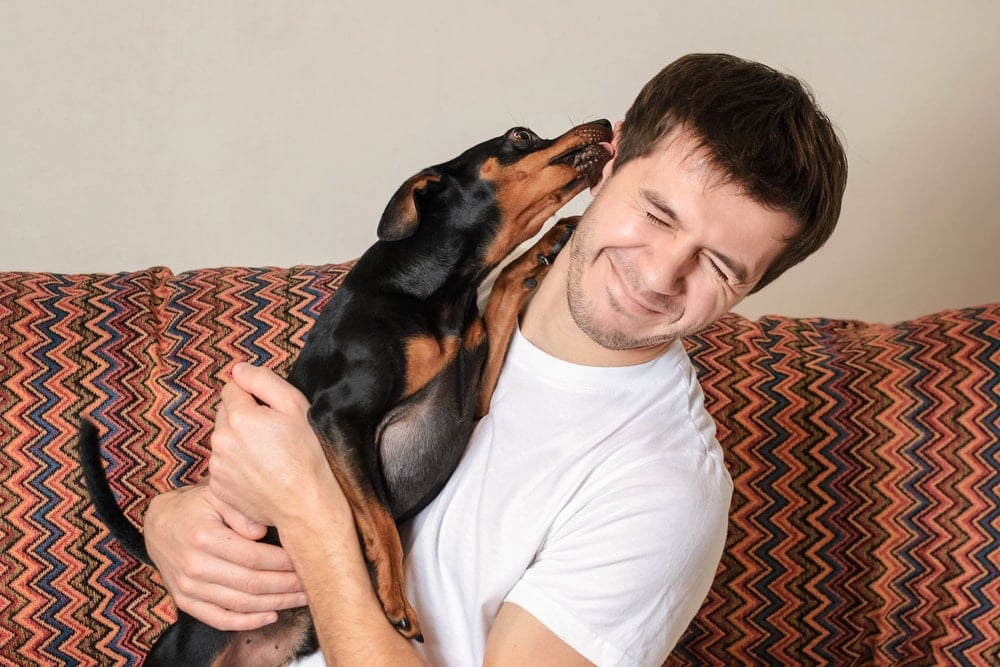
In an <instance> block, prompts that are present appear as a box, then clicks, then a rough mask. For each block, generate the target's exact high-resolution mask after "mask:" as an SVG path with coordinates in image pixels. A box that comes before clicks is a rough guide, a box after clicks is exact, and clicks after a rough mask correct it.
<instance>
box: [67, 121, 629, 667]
mask: <svg viewBox="0 0 1000 667" xmlns="http://www.w3.org/2000/svg"><path fill="white" fill-rule="evenodd" d="M610 139H611V125H610V124H609V123H608V122H607V121H597V122H593V123H588V124H585V125H581V126H579V127H576V128H573V129H572V130H570V131H569V132H567V133H566V134H564V135H563V136H561V137H559V138H558V139H554V140H547V139H541V138H539V137H538V136H537V135H536V134H535V133H533V132H532V131H530V130H528V129H525V128H514V129H512V130H510V131H509V132H507V133H506V134H504V135H503V136H500V137H497V138H495V139H491V140H489V141H486V142H483V143H481V144H479V145H477V146H475V147H473V148H471V149H469V150H468V151H466V152H464V153H462V154H461V155H460V156H459V157H457V158H455V159H454V160H451V161H450V162H446V163H444V164H440V165H438V166H436V167H431V168H430V169H426V170H424V171H422V172H420V173H419V174H417V175H416V176H413V177H412V178H410V179H409V180H408V181H407V182H406V183H404V184H403V185H402V186H401V187H400V189H399V190H398V191H397V192H396V194H395V195H394V196H393V197H392V199H391V200H390V202H389V204H388V206H387V207H386V209H385V212H384V213H383V215H382V219H381V221H380V222H379V226H378V236H379V241H378V242H376V243H375V245H373V246H372V247H371V248H370V249H369V250H368V251H367V252H366V253H365V254H364V255H363V256H362V257H361V258H360V259H359V260H358V262H357V264H356V265H355V266H354V267H353V268H352V269H351V271H350V272H349V273H348V274H347V276H345V278H344V281H343V284H342V285H341V286H340V287H339V288H338V289H337V290H336V292H335V293H334V296H333V297H332V298H331V300H330V302H329V304H328V305H327V306H326V307H325V308H324V310H323V312H322V313H321V315H320V316H319V318H318V320H317V322H316V324H315V325H314V327H313V329H312V331H310V333H309V335H308V337H307V339H306V343H305V346H304V347H303V349H302V351H301V353H300V354H299V356H298V358H297V359H296V360H295V362H294V363H293V365H292V367H291V370H290V372H289V376H288V379H289V381H290V382H291V383H292V384H293V385H295V386H296V387H298V388H299V389H300V390H301V391H302V392H303V393H304V394H305V395H306V397H307V398H308V399H309V400H310V403H311V407H310V409H309V420H310V423H311V424H312V426H313V428H314V430H315V431H316V433H317V435H318V437H319V440H320V442H321V443H322V446H323V448H324V451H325V454H326V458H327V460H328V461H329V463H330V466H331V468H332V469H333V471H334V473H335V475H336V477H337V480H338V481H339V482H340V484H341V486H342V487H343V490H344V493H345V494H346V496H347V499H348V501H349V502H350V505H351V508H352V510H353V513H354V518H355V522H356V524H357V528H358V532H359V536H360V538H361V542H362V544H363V547H364V552H365V557H366V559H367V560H368V562H369V564H370V566H371V571H372V577H373V584H374V586H375V589H376V592H377V594H378V597H379V599H380V601H381V603H382V606H383V609H384V610H385V614H386V617H387V618H388V619H389V621H390V622H391V623H393V624H394V626H395V627H396V628H397V629H398V630H399V632H400V633H401V634H403V635H404V636H406V637H409V638H413V639H422V635H421V634H420V626H419V623H418V620H417V618H416V614H415V613H414V611H413V609H412V608H411V606H410V604H409V602H408V601H407V597H406V593H405V588H404V581H403V552H402V547H401V545H400V540H399V534H398V533H397V530H396V525H397V523H400V522H403V521H406V520H407V519H409V518H410V517H412V516H413V515H414V514H416V513H417V512H418V511H419V510H420V509H421V508H423V507H424V506H425V505H426V504H427V503H428V502H430V500H431V499H432V498H433V497H434V496H435V495H436V494H437V493H438V492H439V491H440V490H441V488H442V487H443V486H444V484H445V482H446V481H447V479H448V477H449V476H450V475H451V473H452V472H453V471H454V469H455V467H456V465H457V464H458V461H459V458H460V456H461V454H462V451H463V449H464V447H465V443H466V441H467V439H468V437H469V435H470V433H471V430H472V427H473V425H474V422H475V419H476V418H477V417H479V416H481V415H482V414H484V413H485V412H486V410H487V409H488V406H489V398H490V396H491V394H492V392H493V388H494V385H495V383H496V378H497V375H498V374H499V370H500V366H501V364H502V362H503V357H504V354H505V352H506V348H507V345H508V343H509V339H510V336H511V333H512V331H513V329H514V326H515V323H516V318H517V313H518V311H519V309H520V307H521V304H522V302H523V300H524V298H525V296H526V295H527V294H528V293H530V291H531V289H532V288H533V286H534V285H535V284H536V283H537V281H538V280H539V279H540V278H541V275H542V274H543V273H544V272H545V270H546V268H547V265H548V263H549V262H550V260H551V259H552V257H553V256H554V255H555V253H557V252H558V251H559V249H560V248H561V247H562V245H563V244H564V243H565V241H566V240H567V239H568V237H569V234H570V233H571V232H572V228H573V226H574V223H573V221H572V220H567V221H562V222H560V223H557V225H556V226H555V227H553V228H552V229H551V230H549V232H547V233H546V234H545V235H544V236H543V237H542V239H541V240H540V241H539V242H538V243H536V244H535V246H533V247H532V248H531V249H530V250H529V251H528V252H526V253H525V254H524V255H522V256H521V257H520V258H518V259H517V260H515V261H514V262H512V263H511V264H510V265H508V266H507V267H506V268H505V269H504V270H503V271H502V272H501V275H500V276H499V277H498V278H497V281H496V283H495V285H494V289H493V291H492V292H491V296H490V301H489V304H488V306H487V309H486V316H485V320H484V318H483V317H481V316H480V313H479V310H478V308H477V305H476V301H477V289H478V287H479V285H480V283H481V282H482V281H483V280H484V278H485V277H486V276H487V274H488V273H489V272H490V271H491V270H492V269H493V268H494V267H496V266H497V265H498V264H499V263H500V262H501V261H502V260H503V259H504V258H505V257H506V256H507V255H508V254H510V253H511V252H512V250H513V249H514V248H516V247H517V246H518V245H519V244H520V243H522V242H524V241H525V240H527V239H529V238H531V237H533V236H534V235H535V234H537V233H538V231H539V230H540V229H541V227H542V225H543V223H544V222H545V221H546V220H547V219H548V218H549V217H551V216H552V215H553V214H554V213H555V212H556V210H558V209H559V208H560V207H561V206H562V205H563V204H564V203H565V202H567V201H568V200H569V199H570V198H571V197H573V196H574V195H576V194H577V193H578V192H580V191H581V190H582V189H583V188H585V187H587V186H588V185H591V184H593V183H594V182H596V180H597V179H598V177H599V176H600V172H601V168H602V167H603V165H604V164H605V163H606V162H607V160H608V158H609V157H610V152H609V151H608V150H607V149H606V148H605V147H604V146H602V145H601V144H602V143H604V142H608V141H610ZM80 456H81V462H82V466H83V471H84V476H85V479H86V483H87V488H88V490H89V492H90V494H91V496H92V498H93V500H94V503H95V508H96V509H97V511H98V514H99V515H100V517H101V518H102V520H103V521H104V522H105V523H106V524H107V525H108V527H109V528H110V529H111V532H112V534H113V535H115V537H116V538H118V539H119V540H120V541H121V543H122V544H123V546H124V547H125V548H126V549H127V550H128V551H129V552H130V553H132V554H133V555H134V556H136V557H137V558H140V559H142V560H144V561H146V562H149V557H148V554H147V553H146V551H145V547H144V545H143V541H142V537H141V535H140V534H139V532H138V531H137V530H136V528H135V527H134V526H133V525H132V524H131V523H129V521H128V520H127V519H126V517H125V516H124V514H123V513H122V511H121V510H120V508H119V507H118V505H117V504H116V502H115V499H114V496H113V494H112V492H111V490H110V488H109V484H108V480H107V478H106V476H105V473H104V469H103V465H102V462H101V454H100V444H99V441H98V436H97V430H96V428H95V427H94V426H93V425H92V424H90V423H89V422H84V425H83V427H82V429H81V436H80ZM317 639H318V640H319V643H322V638H321V637H320V638H317V637H316V636H315V633H314V630H313V627H312V623H311V620H310V618H309V615H308V612H307V611H306V610H296V611H290V612H285V613H283V614H281V618H280V620H279V621H278V622H277V623H275V624H273V625H271V626H268V627H267V628H264V629H262V630H259V631H255V632H251V633H227V632H221V631H216V630H213V629H212V628H209V627H208V626H206V625H204V624H203V623H201V622H199V621H197V620H195V619H194V618H192V617H190V616H187V615H186V614H183V613H181V614H180V618H179V619H178V621H177V622H176V623H175V624H173V625H172V626H170V627H169V628H168V629H167V631H166V632H165V633H164V634H163V635H162V636H161V637H160V639H159V640H158V641H157V642H156V644H155V645H154V647H153V649H152V651H151V652H150V655H149V656H148V658H147V664H150V665H256V664H282V663H283V662H284V661H285V660H287V659H289V658H291V657H293V656H296V655H302V654H305V653H307V652H312V651H314V650H315V649H316V648H317ZM265 645H266V646H267V647H268V649H267V650H266V651H264V650H263V649H262V647H263V646H265ZM275 647H280V651H278V652H275V651H274V649H275Z"/></svg>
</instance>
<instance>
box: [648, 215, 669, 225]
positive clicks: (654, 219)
mask: <svg viewBox="0 0 1000 667" xmlns="http://www.w3.org/2000/svg"><path fill="white" fill-rule="evenodd" d="M646 217H647V218H649V220H650V222H652V223H653V224H655V225H659V226H661V227H669V226H670V225H669V224H667V222H666V221H665V220H663V219H661V218H657V217H656V216H655V215H653V214H652V213H647V214H646Z"/></svg>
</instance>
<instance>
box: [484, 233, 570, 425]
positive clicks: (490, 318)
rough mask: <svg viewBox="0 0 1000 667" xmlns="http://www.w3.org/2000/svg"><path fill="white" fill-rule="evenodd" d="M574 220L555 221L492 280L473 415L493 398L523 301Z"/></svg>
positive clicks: (546, 267) (543, 274)
mask: <svg viewBox="0 0 1000 667" xmlns="http://www.w3.org/2000/svg"><path fill="white" fill-rule="evenodd" d="M578 220H579V217H578V216H573V217H569V218H563V219H562V220H560V221H559V222H557V223H556V224H555V225H554V226H553V227H552V229H550V230H549V231H547V232H546V233H545V234H544V235H543V236H542V238H541V239H539V240H538V242H537V243H535V244H534V245H533V246H531V247H530V248H529V249H528V250H527V251H525V252H524V253H523V254H522V255H521V256H520V257H518V258H517V259H515V260H514V261H512V262H511V263H510V264H508V265H507V266H506V267H504V269H503V271H501V272H500V275H498V276H497V278H496V281H495V282H494V283H493V289H492V290H491V291H490V298H489V301H488V302H487V304H486V313H485V314H484V315H483V319H484V320H485V322H486V333H487V339H488V341H489V353H488V356H487V358H486V367H485V368H484V369H483V375H482V379H481V380H480V383H479V395H478V398H477V401H476V417H477V418H479V417H482V416H483V415H485V414H486V413H487V412H489V410H490V399H491V398H493V390H494V389H495V388H496V385H497V379H498V378H499V377H500V369H501V368H502V367H503V361H504V359H505V358H506V356H507V346H508V345H509V344H510V339H511V336H513V335H514V329H515V327H516V326H517V318H518V316H519V315H520V313H521V308H522V306H523V305H524V302H525V301H526V300H527V298H528V296H529V295H530V294H531V293H532V292H533V291H534V290H535V288H536V287H538V284H539V283H540V282H541V281H542V278H544V277H545V274H546V273H548V271H549V267H551V266H552V262H553V261H554V260H555V257H556V255H558V254H559V251H560V250H562V249H563V246H565V245H566V242H567V241H569V237H570V236H571V235H572V234H573V230H575V229H576V223H577V221H578Z"/></svg>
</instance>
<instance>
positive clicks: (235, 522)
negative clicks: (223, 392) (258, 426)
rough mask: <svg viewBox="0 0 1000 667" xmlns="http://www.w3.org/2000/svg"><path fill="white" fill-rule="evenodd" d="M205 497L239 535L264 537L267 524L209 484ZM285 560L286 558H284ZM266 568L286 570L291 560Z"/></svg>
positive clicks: (223, 416)
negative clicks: (236, 506)
mask: <svg viewBox="0 0 1000 667" xmlns="http://www.w3.org/2000/svg"><path fill="white" fill-rule="evenodd" d="M219 417H220V418H221V419H225V415H224V414H223V411H222V410H220V412H219ZM205 497H206V499H207V500H208V502H209V503H210V504H211V505H212V507H213V508H214V509H215V511H216V512H218V513H219V516H221V517H222V520H223V522H225V524H226V525H227V526H229V527H230V528H232V529H233V530H234V531H235V532H236V533H237V534H238V535H239V536H240V537H244V538H246V539H248V540H255V541H256V540H259V539H261V538H262V537H264V535H265V533H267V526H265V525H264V524H262V523H258V522H257V521H254V520H253V519H251V518H250V517H248V516H247V515H246V514H244V513H243V512H241V511H239V510H238V509H236V508H235V507H233V506H232V505H230V504H229V503H227V502H226V501H224V500H222V499H221V498H219V497H218V496H217V495H215V494H214V493H212V487H211V486H209V487H208V490H207V491H206V493H205ZM286 560H288V559H287V558H286ZM265 569H268V570H286V569H289V570H290V569H291V560H288V567H267V568H265Z"/></svg>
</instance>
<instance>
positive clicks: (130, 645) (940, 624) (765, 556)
mask: <svg viewBox="0 0 1000 667" xmlns="http://www.w3.org/2000/svg"><path fill="white" fill-rule="evenodd" d="M347 268H348V267H347V266H345V265H327V266H318V267H295V268H292V269H274V268H268V269H246V268H226V269H205V270H199V271H193V272H188V273H182V274H178V275H173V274H171V273H170V272H169V271H168V270H166V269H161V268H158V269H150V270H148V271H141V272H134V273H123V274H115V275H93V276H92V275H83V276H63V275H52V274H41V273H31V274H29V273H16V274H15V273H7V274H0V363H2V367H0V377H2V383H0V477H2V483H0V508H2V512H3V519H2V522H0V613H2V616H0V647H2V648H0V665H25V664H32V665H65V664H101V665H105V664H107V665H110V664H116V665H133V664H138V663H139V662H140V656H141V655H142V653H143V652H144V651H145V649H146V648H147V647H148V646H149V644H150V643H151V641H152V640H153V639H154V638H155V637H156V636H157V635H158V634H159V632H160V631H161V630H162V628H163V626H164V625H165V624H166V623H168V622H169V621H171V620H172V619H173V615H174V610H173V608H172V606H171V604H170V602H169V599H168V598H166V597H165V595H164V592H163V590H162V588H161V587H160V585H159V582H158V579H157V575H156V574H155V572H153V571H152V570H151V569H150V568H148V567H145V566H142V565H139V564H138V563H136V562H135V561H134V560H132V559H131V558H129V557H128V556H126V555H125V554H124V553H123V552H122V551H121V549H120V548H119V547H118V546H117V545H116V544H115V543H114V542H113V541H111V540H110V538H109V536H108V534H107V531H106V530H104V529H103V528H102V527H101V526H100V524H99V522H98V521H97V519H96V517H95V516H94V514H93V509H92V507H91V506H90V504H89V502H88V501H87V500H86V495H85V492H84V489H83V484H82V480H81V477H80V474H79V470H78V465H77V462H76V443H75V437H76V428H77V424H78V422H79V418H80V416H81V415H86V416H89V417H91V418H92V419H94V420H95V421H96V422H97V423H98V425H99V427H100V429H101V431H102V433H104V447H105V450H104V451H105V455H106V462H107V466H108V469H109V471H110V475H111V477H112V480H113V487H114V490H115V492H116V494H117V495H118V498H119V500H120V503H121V504H122V505H123V506H124V507H125V509H126V513H127V514H128V515H129V516H130V517H131V518H132V519H133V520H134V521H136V522H137V523H140V522H141V517H142V514H143V511H144V509H145V506H146V503H147V502H148V500H149V498H150V497H151V496H152V495H154V494H156V493H158V492H161V491H164V490H166V489H169V488H173V487H175V486H178V485H181V484H185V483H188V482H191V481H194V480H196V479H197V478H198V477H199V476H201V475H202V474H203V472H204V469H205V459H206V454H207V448H208V434H209V430H210V426H211V421H212V417H213V414H214V407H215V401H216V398H217V396H218V390H219V388H220V387H221V384H222V381H223V378H224V377H226V374H227V373H228V371H229V369H230V368H231V366H232V365H233V364H234V363H235V362H236V361H242V360H249V361H252V362H254V363H259V364H265V365H268V366H271V367H273V368H276V369H278V370H283V369H285V368H286V367H287V364H288V363H289V362H290V359H291V357H292V356H293V355H294V353H295V350H297V349H298V347H299V346H300V345H301V342H302V339H303V336H304V334H305V332H306V331H307V330H308V328H309V326H310V325H311V323H312V321H313V318H314V317H315V315H316V313H317V312H318V311H319V309H320V308H321V307H322V306H323V304H324V303H325V302H326V300H327V299H328V298H329V295H330V294H331V293H332V291H333V289H335V288H336V285H337V284H339V281H340V280H341V279H342V277H343V275H344V273H345V272H346V270H347ZM687 342H688V347H689V350H690V352H691V354H692V358H693V359H694V361H695V364H696V366H697V367H698V368H699V373H700V375H701V378H702V384H703V386H704V389H705V394H706V400H707V402H708V406H709V409H710V411H711V412H712V413H713V415H714V416H715V418H716V421H717V422H718V424H719V437H720V441H721V442H722V445H723V447H724V449H725V451H726V456H727V462H728V465H729V467H730V470H731V471H732V474H733V478H734V484H735V494H734V500H733V507H732V521H731V526H730V534H729V541H728V545H727V549H726V553H725V555H724V557H723V561H722V564H721V567H720V570H719V574H718V577H717V580H716V582H715V584H714V586H713V588H712V591H711V593H710V595H709V597H708V600H707V601H706V603H705V606H704V608H703V609H702V611H701V613H700V614H699V616H698V618H697V619H696V620H695V622H694V623H693V625H692V627H691V628H690V630H689V631H688V633H687V634H686V635H685V637H684V638H683V639H682V641H681V644H680V645H679V646H678V648H677V650H676V651H675V654H674V655H673V656H672V657H671V659H670V661H669V664H677V665H680V664H694V665H706V664H715V665H733V664H739V665H753V664H759V665H770V664H795V665H799V664H822V665H827V664H893V665H895V664H972V665H978V664H998V654H997V646H998V645H1000V609H998V607H1000V576H998V574H1000V549H998V547H997V545H998V543H1000V509H998V508H1000V502H998V498H997V495H998V493H1000V444H998V442H1000V395H998V391H1000V390H998V380H997V377H998V372H997V371H998V367H1000V305H990V306H984V307H981V308H971V309H966V310H955V311H948V312H944V313H938V314H935V315H931V316H928V317H926V318H921V319H918V320H914V321H911V322H906V323H901V324H899V325H896V326H878V325H867V324H863V323H859V322H843V321H832V320H820V319H816V320H793V319H787V318H778V317H771V318H765V319H763V320H761V321H759V322H750V321H747V320H745V319H742V318H740V317H737V316H727V317H726V318H724V319H723V320H722V321H720V322H719V323H717V324H716V325H715V326H713V328H711V329H710V330H708V331H706V332H704V333H702V334H701V335H699V336H696V337H692V338H691V339H690V340H689V341H687Z"/></svg>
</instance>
